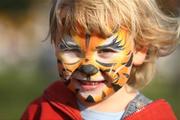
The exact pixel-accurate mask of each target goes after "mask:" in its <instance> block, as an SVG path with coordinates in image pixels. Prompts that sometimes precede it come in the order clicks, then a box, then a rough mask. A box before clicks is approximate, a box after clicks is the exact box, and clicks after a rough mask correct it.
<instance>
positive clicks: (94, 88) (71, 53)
mask: <svg viewBox="0 0 180 120" xmlns="http://www.w3.org/2000/svg"><path fill="white" fill-rule="evenodd" d="M127 36H128V33H127V32H126V31H125V30H120V31H118V32H117V33H115V34H113V35H112V36H111V37H109V38H106V39H104V38H103V37H100V36H98V35H95V34H94V35H89V34H86V35H81V36H79V35H77V34H76V33H71V35H65V36H64V38H63V39H62V41H61V42H60V43H59V44H58V45H57V46H56V56H57V59H58V66H59V75H60V77H61V78H63V79H64V80H65V83H66V85H67V87H68V88H69V89H70V90H72V91H73V92H74V93H75V94H76V95H77V97H78V98H79V100H81V101H83V102H88V103H97V102H100V101H102V100H104V99H106V98H107V97H109V96H111V95H112V94H113V93H115V92H116V91H118V90H119V89H120V88H121V87H122V86H123V85H124V84H126V82H127V80H128V78H129V75H130V71H131V68H132V60H133V49H134V47H133V41H131V40H128V39H127Z"/></svg>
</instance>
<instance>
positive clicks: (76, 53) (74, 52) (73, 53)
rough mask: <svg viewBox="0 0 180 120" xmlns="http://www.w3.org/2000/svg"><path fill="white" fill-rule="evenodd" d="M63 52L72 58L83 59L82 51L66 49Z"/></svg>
mask: <svg viewBox="0 0 180 120" xmlns="http://www.w3.org/2000/svg"><path fill="white" fill-rule="evenodd" d="M63 51H64V54H67V55H70V56H71V57H81V56H82V53H81V50H80V49H74V48H70V49H65V50H63Z"/></svg>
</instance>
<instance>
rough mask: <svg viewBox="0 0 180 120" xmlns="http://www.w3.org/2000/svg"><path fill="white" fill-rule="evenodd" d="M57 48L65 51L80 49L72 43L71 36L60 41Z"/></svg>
mask: <svg viewBox="0 0 180 120" xmlns="http://www.w3.org/2000/svg"><path fill="white" fill-rule="evenodd" d="M59 48H60V49H62V50H66V49H80V47H79V46H78V45H77V44H76V43H74V42H73V40H72V37H71V36H68V37H67V36H66V39H65V38H64V39H62V41H61V43H60V44H59Z"/></svg>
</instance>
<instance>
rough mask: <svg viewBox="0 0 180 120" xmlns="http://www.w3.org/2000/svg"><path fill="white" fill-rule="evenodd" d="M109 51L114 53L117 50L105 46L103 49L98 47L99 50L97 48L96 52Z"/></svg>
mask: <svg viewBox="0 0 180 120" xmlns="http://www.w3.org/2000/svg"><path fill="white" fill-rule="evenodd" d="M109 52H111V53H116V52H117V51H116V50H113V49H111V48H105V49H100V50H98V53H109Z"/></svg>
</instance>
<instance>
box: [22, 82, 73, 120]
mask: <svg viewBox="0 0 180 120" xmlns="http://www.w3.org/2000/svg"><path fill="white" fill-rule="evenodd" d="M74 99H75V98H74V96H73V94H72V93H71V92H70V91H69V90H68V89H67V88H66V86H65V85H64V83H63V82H61V81H60V80H58V81H55V82H54V83H52V84H51V85H50V86H48V87H47V89H45V90H44V93H43V94H42V96H40V97H39V98H37V99H35V100H34V101H33V102H31V103H30V104H29V105H28V107H27V108H26V110H25V112H24V113H23V115H22V117H21V120H27V119H28V120H34V119H39V117H41V118H42V117H46V118H48V117H49V118H59V119H60V115H61V116H64V115H65V114H64V113H63V111H62V110H61V109H62V108H63V107H66V108H68V109H70V110H71V107H68V105H70V106H76V103H75V101H76V100H74ZM67 104H68V105H67ZM61 106H63V107H61ZM55 108H56V109H55ZM57 109H58V110H57ZM73 110H74V109H73ZM60 111H61V112H60ZM47 112H48V114H47ZM52 116H53V117H52ZM65 116H67V115H65ZM65 116H64V117H65ZM64 117H63V118H64ZM60 120H61V119H60Z"/></svg>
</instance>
